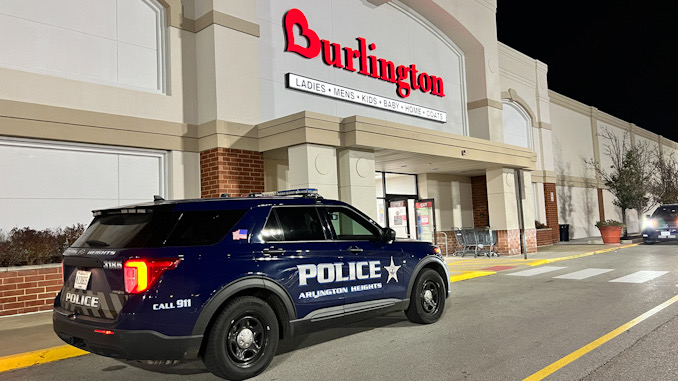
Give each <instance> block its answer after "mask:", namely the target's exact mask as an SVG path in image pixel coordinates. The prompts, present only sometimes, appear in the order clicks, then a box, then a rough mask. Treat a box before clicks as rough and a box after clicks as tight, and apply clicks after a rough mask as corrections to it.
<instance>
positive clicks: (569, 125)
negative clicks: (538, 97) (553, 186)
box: [551, 104, 593, 177]
mask: <svg viewBox="0 0 678 381" xmlns="http://www.w3.org/2000/svg"><path fill="white" fill-rule="evenodd" d="M551 125H552V128H553V129H552V133H553V155H554V157H553V159H554V165H555V171H556V175H557V176H559V177H560V176H577V177H586V176H587V173H588V168H587V167H586V165H585V164H584V160H583V158H592V157H593V138H592V136H591V121H590V118H589V117H587V116H585V115H582V114H579V113H577V112H574V111H572V110H569V109H566V108H564V107H562V106H559V105H556V104H551Z"/></svg>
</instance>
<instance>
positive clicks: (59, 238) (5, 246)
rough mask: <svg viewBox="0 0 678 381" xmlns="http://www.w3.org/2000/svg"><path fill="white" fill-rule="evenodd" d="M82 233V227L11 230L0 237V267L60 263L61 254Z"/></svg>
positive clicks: (79, 225)
mask: <svg viewBox="0 0 678 381" xmlns="http://www.w3.org/2000/svg"><path fill="white" fill-rule="evenodd" d="M84 231H85V225H83V224H77V225H73V226H69V227H67V228H64V229H62V228H57V229H45V230H34V229H31V228H28V227H25V228H14V229H12V230H10V231H9V233H6V234H0V267H7V266H23V265H42V264H47V263H59V262H61V254H62V253H63V252H64V250H66V249H67V248H68V247H69V246H70V245H71V244H72V243H73V242H75V240H76V239H78V237H80V236H81V235H82V233H83V232H84Z"/></svg>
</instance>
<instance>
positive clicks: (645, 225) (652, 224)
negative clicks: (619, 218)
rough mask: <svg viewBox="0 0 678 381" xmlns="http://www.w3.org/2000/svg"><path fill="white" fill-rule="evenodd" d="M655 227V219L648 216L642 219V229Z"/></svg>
mask: <svg viewBox="0 0 678 381" xmlns="http://www.w3.org/2000/svg"><path fill="white" fill-rule="evenodd" d="M656 228H657V220H655V219H654V218H648V219H646V220H644V221H643V230H645V229H656Z"/></svg>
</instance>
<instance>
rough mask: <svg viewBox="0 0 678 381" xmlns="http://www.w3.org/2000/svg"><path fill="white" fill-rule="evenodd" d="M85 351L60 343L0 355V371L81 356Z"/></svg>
mask: <svg viewBox="0 0 678 381" xmlns="http://www.w3.org/2000/svg"><path fill="white" fill-rule="evenodd" d="M87 353H89V352H85V351H83V350H81V349H78V348H75V347H72V346H70V345H61V346H58V347H52V348H47V349H40V350H37V351H33V352H26V353H20V354H18V355H11V356H5V357H0V373H1V372H6V371H9V370H14V369H19V368H25V367H27V366H32V365H38V364H44V363H48V362H52V361H58V360H63V359H67V358H70V357H76V356H82V355H86V354H87Z"/></svg>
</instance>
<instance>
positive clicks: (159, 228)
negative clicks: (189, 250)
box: [73, 210, 245, 249]
mask: <svg viewBox="0 0 678 381" xmlns="http://www.w3.org/2000/svg"><path fill="white" fill-rule="evenodd" d="M244 214H245V210H215V211H187V212H169V211H162V210H155V211H153V213H142V214H123V213H120V214H117V213H116V214H108V215H103V216H98V217H96V218H94V221H92V224H91V225H90V226H89V227H88V228H87V230H86V231H85V233H84V234H83V235H82V236H81V237H80V238H78V240H77V241H75V243H73V247H110V248H119V249H125V248H151V247H163V246H195V245H213V244H215V243H217V242H219V241H221V239H222V238H224V236H225V235H226V234H227V233H228V232H229V231H230V230H231V229H232V228H233V226H235V224H236V223H237V222H238V220H240V218H242V216H243V215H244Z"/></svg>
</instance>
